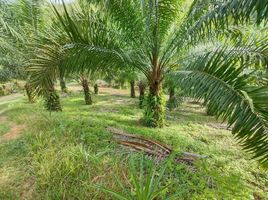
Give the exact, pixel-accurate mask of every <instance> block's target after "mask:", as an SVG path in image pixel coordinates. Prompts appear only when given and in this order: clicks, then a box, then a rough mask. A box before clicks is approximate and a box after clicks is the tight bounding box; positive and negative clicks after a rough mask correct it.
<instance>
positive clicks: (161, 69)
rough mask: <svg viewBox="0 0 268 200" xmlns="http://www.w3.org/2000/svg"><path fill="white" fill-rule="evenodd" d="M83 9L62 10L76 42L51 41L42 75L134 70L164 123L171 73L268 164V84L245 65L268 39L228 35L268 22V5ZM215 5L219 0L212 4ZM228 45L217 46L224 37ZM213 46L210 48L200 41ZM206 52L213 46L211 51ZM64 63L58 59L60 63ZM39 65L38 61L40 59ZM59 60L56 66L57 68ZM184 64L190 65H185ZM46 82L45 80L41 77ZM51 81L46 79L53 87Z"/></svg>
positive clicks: (128, 4) (174, 0) (255, 1)
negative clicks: (258, 82)
mask: <svg viewBox="0 0 268 200" xmlns="http://www.w3.org/2000/svg"><path fill="white" fill-rule="evenodd" d="M87 2H88V3H83V7H81V8H79V9H78V10H71V11H67V8H66V7H65V11H64V14H60V13H59V12H58V11H57V10H56V9H55V13H56V15H57V18H58V20H59V21H60V22H61V24H62V27H63V29H64V31H65V33H66V34H67V35H68V37H69V41H68V42H67V43H66V44H64V45H62V46H61V47H60V53H61V55H62V54H63V56H61V57H60V59H59V57H58V56H57V55H58V54H59V51H55V50H54V49H53V48H51V47H48V46H47V45H44V46H42V47H40V51H41V52H43V54H41V55H38V56H37V58H36V59H35V62H32V63H31V65H32V68H34V70H33V71H34V73H32V76H33V77H35V78H34V79H35V83H36V84H37V85H38V84H39V85H41V84H42V83H44V82H41V81H38V79H37V78H36V77H42V76H46V75H47V74H52V76H51V77H50V79H53V77H54V76H53V72H54V71H55V68H54V67H55V65H57V67H59V69H60V70H61V71H62V73H72V72H77V71H83V70H85V69H88V70H92V71H97V70H107V69H109V68H115V67H121V68H123V67H124V68H128V69H129V68H134V69H138V70H140V71H141V72H142V73H144V75H145V76H146V77H147V79H148V83H149V94H148V97H147V103H146V108H145V116H144V120H145V122H146V124H147V125H148V126H153V127H162V126H164V124H165V106H164V102H165V101H164V98H163V95H162V83H163V80H164V78H165V75H166V74H167V73H170V72H172V71H176V70H177V69H179V68H182V67H183V68H184V71H178V72H177V73H176V74H175V76H176V79H177V80H178V82H179V83H180V84H181V87H183V88H184V89H188V90H191V91H192V93H194V94H195V96H196V97H197V98H206V101H207V103H208V105H209V107H210V108H211V109H212V110H213V113H215V115H216V116H218V117H221V118H223V119H226V120H228V122H229V124H230V125H233V133H234V134H235V135H236V137H237V138H239V139H240V142H241V143H242V145H244V147H245V148H246V149H247V150H248V151H250V152H253V153H255V157H258V158H259V159H260V160H261V161H263V162H265V161H268V137H267V132H268V131H267V130H268V125H267V120H268V117H267V111H265V110H267V107H268V105H267V104H268V103H267V102H268V101H266V99H267V96H268V95H267V88H258V87H250V86H249V85H248V84H247V83H248V78H249V75H248V74H245V71H244V69H245V68H246V67H249V66H252V60H253V59H254V60H255V61H256V60H259V61H261V60H263V59H264V58H267V39H265V38H263V39H262V40H259V41H258V43H257V44H255V43H254V45H252V44H244V43H238V42H234V40H231V39H228V40H226V38H229V36H230V32H231V33H234V31H233V30H234V29H232V28H233V26H236V25H243V24H246V23H250V24H252V25H256V26H257V25H260V26H264V24H265V21H267V18H268V13H267V9H268V4H267V3H266V2H265V1H263V0H247V1H245V0H224V1H210V0H206V1H202V0H194V1H193V2H192V3H189V2H188V1H182V0H145V1H133V0H124V1H122V0H103V1H101V0H98V1H94V0H88V1H87ZM212 2H214V3H212ZM224 40H226V42H223V45H218V44H219V42H220V41H224ZM205 43H211V44H212V47H213V48H211V49H207V50H206V49H205V48H202V50H201V51H200V52H195V53H192V52H193V51H192V49H193V48H194V47H196V46H197V45H199V47H200V46H201V44H202V45H203V46H204V44H205ZM205 50H206V51H205ZM55 60H57V62H55ZM36 63H37V64H36ZM51 63H54V65H51ZM184 66H187V68H185V67H184ZM42 80H44V79H42ZM49 83H51V80H46V82H45V83H44V84H45V85H49Z"/></svg>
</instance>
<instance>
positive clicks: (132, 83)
mask: <svg viewBox="0 0 268 200" xmlns="http://www.w3.org/2000/svg"><path fill="white" fill-rule="evenodd" d="M130 97H131V98H135V97H136V94H135V81H130Z"/></svg>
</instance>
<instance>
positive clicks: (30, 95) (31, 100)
mask: <svg viewBox="0 0 268 200" xmlns="http://www.w3.org/2000/svg"><path fill="white" fill-rule="evenodd" d="M24 88H25V91H26V95H27V97H28V102H29V103H35V98H34V95H33V93H32V89H31V88H30V86H29V83H26V84H25V86H24Z"/></svg>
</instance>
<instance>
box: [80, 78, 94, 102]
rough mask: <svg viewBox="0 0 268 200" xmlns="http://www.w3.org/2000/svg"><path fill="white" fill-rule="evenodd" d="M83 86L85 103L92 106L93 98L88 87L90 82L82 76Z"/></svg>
mask: <svg viewBox="0 0 268 200" xmlns="http://www.w3.org/2000/svg"><path fill="white" fill-rule="evenodd" d="M81 84H82V87H83V90H84V96H85V103H86V105H91V104H92V98H91V94H90V90H89V86H88V80H87V78H86V77H84V76H81Z"/></svg>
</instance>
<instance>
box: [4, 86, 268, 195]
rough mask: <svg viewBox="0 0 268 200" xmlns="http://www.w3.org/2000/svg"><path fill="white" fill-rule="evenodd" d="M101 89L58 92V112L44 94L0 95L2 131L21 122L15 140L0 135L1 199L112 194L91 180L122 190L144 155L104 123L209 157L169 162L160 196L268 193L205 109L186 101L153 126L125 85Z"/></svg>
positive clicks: (267, 182)
mask: <svg viewBox="0 0 268 200" xmlns="http://www.w3.org/2000/svg"><path fill="white" fill-rule="evenodd" d="M105 92H106V93H105V94H101V95H98V96H94V97H93V100H94V105H92V106H86V105H84V101H83V95H82V93H79V92H75V93H72V94H71V95H69V96H68V97H66V98H63V99H62V104H63V112H61V113H49V112H47V111H45V110H44V109H43V104H42V100H40V101H39V102H38V103H36V104H33V105H30V104H28V103H26V99H25V98H24V97H23V98H22V97H18V98H19V100H18V101H8V100H3V99H2V100H1V99H0V101H1V103H0V113H1V114H0V116H1V117H2V118H0V119H2V120H0V127H1V128H0V137H1V135H4V134H5V133H7V132H8V131H9V130H10V129H11V128H12V127H10V124H23V125H25V127H26V128H24V130H23V133H22V134H21V136H20V137H19V138H18V139H15V140H9V141H4V142H0V152H1V153H0V199H3V200H6V199H12V200H13V199H53V200H54V199H114V198H113V197H111V196H110V195H109V194H107V193H104V192H102V191H100V190H97V189H96V188H94V187H92V185H93V184H101V185H105V186H106V187H109V188H112V189H114V190H117V191H122V189H121V188H120V186H119V185H118V183H117V181H116V179H120V180H121V181H122V182H123V183H124V186H125V187H131V186H130V181H129V160H130V157H132V156H134V157H135V159H137V160H138V159H139V158H140V157H142V155H141V154H137V153H131V152H129V151H128V150H126V149H122V148H120V147H119V146H118V145H117V144H115V143H113V142H111V137H112V135H111V133H110V132H109V131H107V129H106V128H107V127H114V128H121V129H123V130H124V131H125V132H127V133H131V134H137V135H143V136H145V137H148V138H153V139H157V140H159V141H161V142H163V143H166V144H168V145H170V146H172V147H173V149H174V150H175V151H176V152H182V151H187V152H192V153H198V154H202V155H207V156H209V157H208V158H206V159H203V160H201V161H199V162H197V163H195V170H194V171H193V170H191V169H189V167H187V166H186V165H184V164H178V163H174V162H172V161H169V162H168V165H167V170H166V171H165V175H164V177H163V178H162V180H161V185H166V184H169V183H171V186H170V187H168V189H166V190H164V191H163V192H162V193H161V195H160V197H159V199H161V197H164V196H167V195H169V194H174V193H177V194H178V196H177V197H176V198H175V199H245V200H246V199H268V189H267V188H268V174H267V172H265V171H264V170H262V169H261V168H260V167H259V166H258V165H257V163H256V162H255V161H253V160H250V159H249V157H248V155H246V154H245V153H244V152H243V151H242V150H241V148H240V147H239V146H238V145H237V144H236V142H235V140H234V138H233V136H232V135H231V133H230V131H228V130H226V129H224V126H222V125H221V124H219V123H218V122H216V121H215V120H214V118H213V117H209V116H206V115H205V113H204V108H202V107H200V106H199V105H196V104H190V103H184V104H183V105H182V106H180V107H179V108H178V109H177V110H176V111H172V112H170V113H168V116H167V118H168V120H167V122H168V125H167V126H166V127H165V128H163V129H152V128H146V127H144V126H143V125H142V124H141V122H140V118H141V116H142V110H140V109H138V108H137V104H138V102H137V101H138V100H137V99H130V98H129V97H128V95H127V93H128V92H126V91H120V92H119V91H115V90H107V89H106V90H105ZM4 118H6V120H7V122H4V120H3V119H4ZM11 122H12V123H11ZM146 162H148V163H151V162H153V161H152V160H151V159H149V158H146ZM155 165H156V168H162V167H163V163H155Z"/></svg>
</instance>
